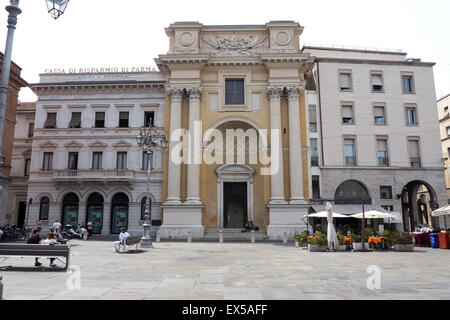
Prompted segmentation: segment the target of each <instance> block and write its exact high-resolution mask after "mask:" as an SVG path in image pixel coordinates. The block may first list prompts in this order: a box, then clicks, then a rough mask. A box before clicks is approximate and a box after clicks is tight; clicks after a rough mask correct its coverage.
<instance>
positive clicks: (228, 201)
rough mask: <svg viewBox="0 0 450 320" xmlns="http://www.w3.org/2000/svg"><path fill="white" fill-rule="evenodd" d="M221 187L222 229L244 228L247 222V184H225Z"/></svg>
mask: <svg viewBox="0 0 450 320" xmlns="http://www.w3.org/2000/svg"><path fill="white" fill-rule="evenodd" d="M223 187H224V190H223V203H224V207H223V208H224V213H223V219H224V221H223V226H224V228H244V227H245V223H246V222H247V221H248V212H247V196H248V195H247V183H246V182H225V183H224V184H223Z"/></svg>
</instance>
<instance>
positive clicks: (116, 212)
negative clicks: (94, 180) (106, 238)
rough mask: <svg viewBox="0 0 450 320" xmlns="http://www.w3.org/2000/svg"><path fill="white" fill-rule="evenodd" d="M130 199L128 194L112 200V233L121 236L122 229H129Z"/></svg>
mask: <svg viewBox="0 0 450 320" xmlns="http://www.w3.org/2000/svg"><path fill="white" fill-rule="evenodd" d="M129 201H130V200H129V199H128V197H127V195H126V194H124V193H118V194H116V195H115V196H114V198H113V199H112V204H111V233H112V234H119V233H120V229H121V228H122V227H124V228H125V229H126V228H127V227H128V206H129Z"/></svg>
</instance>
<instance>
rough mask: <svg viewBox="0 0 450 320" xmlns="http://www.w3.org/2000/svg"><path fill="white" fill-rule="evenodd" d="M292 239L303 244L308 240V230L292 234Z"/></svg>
mask: <svg viewBox="0 0 450 320" xmlns="http://www.w3.org/2000/svg"><path fill="white" fill-rule="evenodd" d="M294 240H295V241H297V242H298V243H300V244H304V243H307V242H308V232H307V231H303V232H302V233H300V234H296V235H294Z"/></svg>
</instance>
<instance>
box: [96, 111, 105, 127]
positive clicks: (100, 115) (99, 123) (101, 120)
mask: <svg viewBox="0 0 450 320" xmlns="http://www.w3.org/2000/svg"><path fill="white" fill-rule="evenodd" d="M95 127H96V128H104V127H105V113H104V112H96V113H95Z"/></svg>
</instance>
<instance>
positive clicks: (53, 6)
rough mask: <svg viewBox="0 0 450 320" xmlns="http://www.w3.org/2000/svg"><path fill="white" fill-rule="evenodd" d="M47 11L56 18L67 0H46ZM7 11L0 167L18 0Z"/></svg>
mask: <svg viewBox="0 0 450 320" xmlns="http://www.w3.org/2000/svg"><path fill="white" fill-rule="evenodd" d="M46 2H47V7H48V9H49V11H48V12H49V13H50V14H51V15H52V17H53V18H55V19H58V17H59V16H60V15H62V14H63V13H64V10H66V7H67V3H68V2H69V0H52V1H51V0H46ZM6 11H8V13H9V16H8V35H7V36H6V47H5V53H4V56H3V66H2V77H1V82H0V167H2V166H3V165H4V164H5V157H4V156H3V132H4V127H5V113H6V102H7V100H8V88H9V75H10V72H11V55H12V48H13V40H14V31H15V30H16V25H17V16H18V15H19V14H21V13H22V10H21V9H20V8H19V0H10V5H8V6H6Z"/></svg>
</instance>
